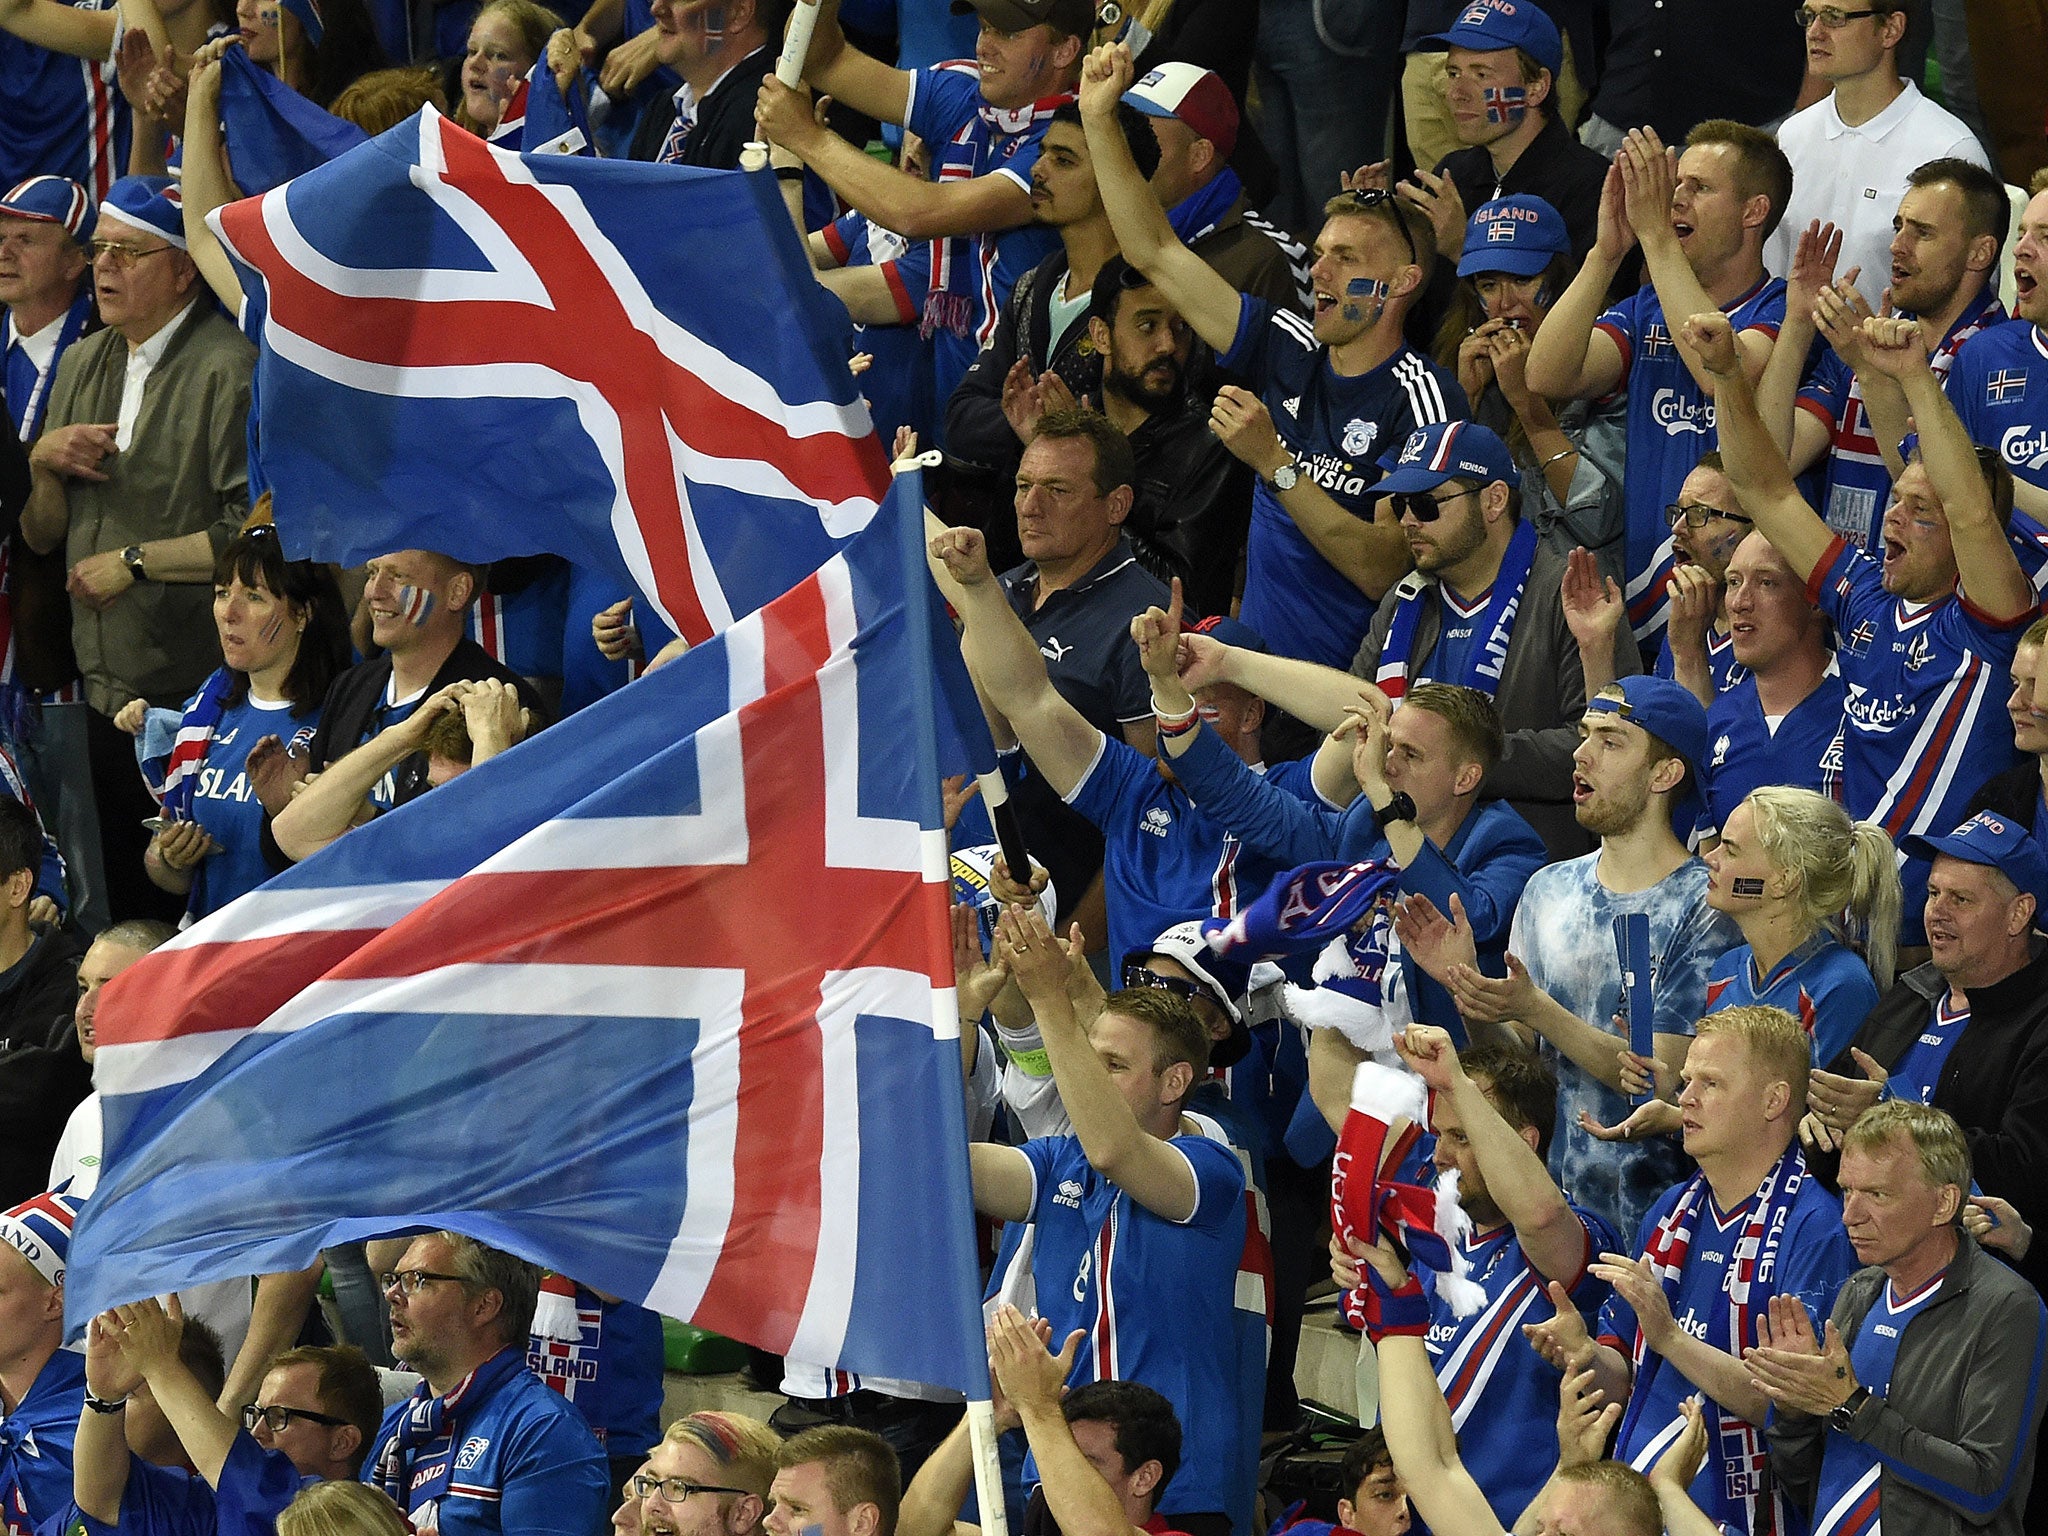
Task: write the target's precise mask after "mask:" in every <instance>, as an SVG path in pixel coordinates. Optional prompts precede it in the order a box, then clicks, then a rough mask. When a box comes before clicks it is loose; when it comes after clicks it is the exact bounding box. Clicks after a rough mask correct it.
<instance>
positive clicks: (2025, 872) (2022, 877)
mask: <svg viewBox="0 0 2048 1536" xmlns="http://www.w3.org/2000/svg"><path fill="white" fill-rule="evenodd" d="M1899 848H1900V850H1901V851H1903V852H1905V853H1907V854H1910V855H1913V856H1916V857H1918V858H1923V859H1932V858H1933V857H1934V856H1935V855H1936V854H1938V853H1945V854H1947V855H1948V856H1949V857H1950V858H1954V859H1961V860H1962V861H1963V862H1964V863H1965V864H1987V865H1989V866H1990V867H1991V868H1993V869H1996V870H1999V871H2001V872H2002V873H2003V874H2004V875H2005V877H2006V879H2008V880H2010V881H2011V882H2012V883H2013V884H2014V885H2016V886H2018V887H2019V888H2020V890H2021V891H2023V892H2025V893H2026V894H2027V895H2029V896H2031V897H2033V898H2034V910H2035V912H2036V913H2037V914H2038V913H2040V912H2041V911H2042V910H2043V909H2044V908H2048V856H2044V855H2043V854H2042V852H2041V845H2040V844H2039V843H2037V842H2035V841H2034V839H2033V837H2032V835H2031V834H2030V833H2029V832H2028V830H2027V829H2026V828H2025V827H2023V826H2021V825H2020V823H2019V822H2017V821H2015V820H2013V819H2012V818H2011V817H2009V816H2000V815H1998V814H1996V813H1995V812H1992V811H1979V812H1978V813H1977V814H1976V815H1974V816H1972V817H1971V818H1970V819H1969V820H1968V821H1966V822H1964V823H1963V824H1962V825H1961V826H1960V827H1957V828H1956V829H1955V831H1953V832H1951V833H1949V835H1948V836H1947V837H1906V838H1901V839H1900V840H1899Z"/></svg>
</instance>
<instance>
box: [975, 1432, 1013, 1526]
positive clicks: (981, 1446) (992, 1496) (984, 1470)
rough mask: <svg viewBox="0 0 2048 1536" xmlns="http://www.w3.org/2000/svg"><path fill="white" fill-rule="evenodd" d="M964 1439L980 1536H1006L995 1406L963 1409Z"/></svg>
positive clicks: (1007, 1522)
mask: <svg viewBox="0 0 2048 1536" xmlns="http://www.w3.org/2000/svg"><path fill="white" fill-rule="evenodd" d="M967 1439H968V1443H969V1446H970V1448H971V1449H972V1452H973V1455H974V1491H975V1494H976V1496H977V1497H979V1498H980V1500H981V1531H982V1536H1010V1520H1009V1516H1008V1514H1007V1513H1006V1512H1005V1509H1004V1506H1003V1463H1002V1458H1001V1456H1000V1455H998V1454H997V1451H996V1405H995V1404H994V1403H991V1402H978V1403H975V1402H970V1403H969V1404H968V1405H967Z"/></svg>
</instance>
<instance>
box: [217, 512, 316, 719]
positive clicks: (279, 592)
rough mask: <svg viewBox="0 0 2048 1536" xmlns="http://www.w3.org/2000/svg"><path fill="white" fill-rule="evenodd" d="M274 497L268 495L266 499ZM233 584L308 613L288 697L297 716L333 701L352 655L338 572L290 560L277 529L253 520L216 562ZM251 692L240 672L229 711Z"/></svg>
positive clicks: (222, 578)
mask: <svg viewBox="0 0 2048 1536" xmlns="http://www.w3.org/2000/svg"><path fill="white" fill-rule="evenodd" d="M269 494H270V493H269V492H268V491H266V492H264V496H265V497H268V496H269ZM263 510H266V511H267V510H268V509H267V508H264V509H263ZM230 581H239V582H241V583H242V585H243V586H245V587H259V586H260V587H262V588H263V589H264V590H265V591H266V592H268V593H270V595H271V596H272V597H276V598H281V599H283V600H284V602H286V603H287V604H289V605H290V606H292V607H295V608H297V609H298V610H299V611H300V612H302V613H304V614H305V616H306V627H305V629H304V630H303V631H301V632H300V635H299V653H298V655H297V657H295V658H294V659H293V661H292V669H291V671H290V672H289V673H287V674H286V676H285V680H284V696H285V697H286V698H287V699H289V700H290V701H291V706H292V713H293V714H295V715H303V714H305V713H306V712H307V711H308V710H311V709H315V708H318V707H319V704H320V701H321V700H322V699H324V698H326V697H327V685H328V684H330V683H332V682H333V681H334V680H335V678H337V677H339V676H340V675H341V674H342V672H343V671H345V670H346V669H347V667H348V664H349V656H350V647H349V638H348V609H347V608H345V607H344V606H343V605H342V601H341V589H340V588H339V587H338V586H336V585H335V582H334V572H333V571H332V570H330V569H329V568H328V567H327V566H325V565H321V564H319V563H318V562H316V561H312V560H287V559H285V557H284V548H283V546H282V545H281V544H279V543H278V539H277V529H276V527H275V526H274V525H273V524H271V523H269V522H254V521H252V522H251V523H249V524H248V526H247V527H245V528H243V529H242V531H241V532H240V533H238V534H236V535H235V536H234V537H233V538H232V539H230V540H229V541H228V547H227V548H226V549H224V550H222V551H221V552H220V558H219V559H218V560H216V561H214V563H213V584H214V585H215V586H217V587H224V586H226V585H227V584H228V582H230ZM248 692H249V677H248V674H247V673H238V674H237V675H236V677H235V683H234V686H233V687H232V688H230V689H229V690H228V697H227V704H228V707H229V708H230V709H232V708H233V707H234V706H235V705H237V704H239V703H241V702H242V700H243V699H244V698H245V697H247V695H248Z"/></svg>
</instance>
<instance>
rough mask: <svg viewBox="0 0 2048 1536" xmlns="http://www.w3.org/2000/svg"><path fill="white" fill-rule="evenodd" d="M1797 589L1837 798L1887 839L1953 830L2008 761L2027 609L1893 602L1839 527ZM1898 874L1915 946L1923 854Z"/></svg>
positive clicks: (1908, 934) (1919, 936)
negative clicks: (1813, 638) (1832, 717)
mask: <svg viewBox="0 0 2048 1536" xmlns="http://www.w3.org/2000/svg"><path fill="white" fill-rule="evenodd" d="M1986 334H1989V333H1988V332H1987V333H1986ZM1965 350H1966V351H1967V350H1968V349H1967V348H1966V349H1965ZM1807 595H1808V596H1809V597H1811V598H1812V599H1813V600H1814V601H1815V602H1816V603H1818V604H1819V605H1820V608H1821V611H1822V612H1823V613H1825V614H1826V615H1827V616H1828V617H1829V618H1830V619H1831V620H1833V621H1834V626H1835V642H1836V643H1835V664H1836V665H1837V666H1838V667H1839V668H1840V669H1841V673H1842V681H1843V682H1844V683H1845V684H1846V685H1847V687H1848V695H1847V697H1846V698H1845V700H1844V701H1843V715H1844V718H1843V723H1842V750H1841V753H1840V757H1839V761H1831V762H1830V765H1829V767H1830V771H1831V772H1838V773H1839V775H1840V778H1839V786H1840V790H1839V793H1837V794H1836V796H1835V798H1836V799H1838V800H1840V801H1841V802H1842V804H1844V805H1845V806H1847V807H1848V808H1849V812H1850V814H1851V815H1853V816H1855V817H1856V818H1857V819H1858V820H1860V821H1874V822H1876V823H1878V824H1879V825H1880V826H1882V827H1883V828H1884V829H1885V831H1886V832H1887V833H1889V834H1890V836H1891V839H1892V841H1893V842H1895V843H1896V842H1898V841H1899V840H1900V839H1902V838H1905V837H1908V836H1914V835H1924V834H1927V833H1933V834H1935V835H1937V836H1939V835H1941V834H1943V833H1946V832H1948V831H1950V830H1951V829H1953V828H1955V827H1958V826H1960V825H1962V823H1963V821H1964V819H1965V818H1966V816H1967V814H1968V806H1969V803H1970V799H1971V797H1972V796H1974V795H1975V794H1976V793H1977V791H1978V790H1979V789H1980V788H1982V787H1983V784H1984V781H1985V780H1987V779H1989V778H1990V777H1991V776H1992V775H1993V774H1998V773H2003V772H2004V771H2005V770H2006V769H2008V768H2010V767H2011V766H2012V765H2013V762H2014V760H2015V755H2014V752H2013V744H2012V721H2011V719H2010V718H2008V717H2007V715H2006V712H2005V709H2004V707H2003V704H2004V696H2005V691H2006V671H2007V669H2008V668H2009V667H2010V666H2011V665H2012V658H2013V653H2014V651H2015V650H2017V649H2018V646H2019V637H2020V633H2021V631H2023V630H2024V629H2025V628H2026V627H2027V623H2028V621H2029V619H2030V618H2031V617H2032V616H2031V615H2023V616H2022V617H2020V618H2017V619H2014V620H2012V621H2010V622H2003V623H2002V622H1999V621H1997V620H1994V619H1990V618H1987V617H1986V616H1984V615H1983V614H1982V613H1980V612H1979V611H1978V610H1977V609H1976V608H1974V607H1972V606H1971V604H1970V602H1969V600H1968V599H1967V598H1966V597H1963V596H1961V595H1960V594H1951V595H1950V596H1948V597H1946V598H1943V599H1942V600H1941V601H1940V602H1936V603H1909V602H1906V601H1905V600H1904V599H1902V598H1896V597H1893V596H1892V595H1891V594H1890V593H1889V592H1887V591H1885V590H1884V577H1883V574H1882V570H1881V568H1880V566H1879V565H1878V563H1877V562H1876V561H1875V560H1872V559H1871V558H1870V557H1869V556H1868V555H1866V554H1864V553H1863V552H1862V551H1861V550H1858V549H1852V548H1850V547H1849V544H1848V542H1847V541H1846V540H1844V539H1843V538H1842V537H1841V536H1840V535H1839V534H1837V535H1836V537H1835V543H1834V545H1833V546H1832V548H1831V549H1830V550H1829V552H1828V554H1827V555H1825V556H1824V557H1823V558H1822V559H1821V561H1820V562H1819V564H1817V565H1816V566H1815V567H1814V570H1813V576H1812V578H1811V579H1810V580H1809V581H1808V583H1807ZM1831 782H1832V781H1831ZM1900 874H1901V877H1902V878H1903V879H1904V880H1905V882H1906V908H1905V918H1906V920H1905V942H1906V943H1908V944H1918V943H1922V942H1924V939H1923V934H1924V927H1923V917H1922V912H1921V909H1922V907H1923V906H1924V905H1925V900H1926V887H1927V864H1926V861H1925V860H1922V859H1909V860H1907V861H1906V864H1905V866H1904V867H1903V868H1902V870H1901V871H1900Z"/></svg>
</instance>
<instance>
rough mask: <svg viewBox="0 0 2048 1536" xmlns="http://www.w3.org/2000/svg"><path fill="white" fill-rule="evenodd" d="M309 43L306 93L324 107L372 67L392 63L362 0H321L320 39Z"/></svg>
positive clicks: (368, 10) (383, 66) (381, 67)
mask: <svg viewBox="0 0 2048 1536" xmlns="http://www.w3.org/2000/svg"><path fill="white" fill-rule="evenodd" d="M295 19H296V18H295ZM306 42H307V48H306V96H307V98H308V99H309V100H311V101H312V102H313V103H314V105H316V106H319V107H323V108H324V107H327V106H329V105H330V104H331V103H332V102H333V101H334V98H335V97H337V96H339V95H340V94H341V93H342V92H343V91H344V90H346V89H347V88H348V87H349V86H351V85H354V84H355V83H356V81H357V80H359V79H361V78H362V77H363V76H364V75H367V74H368V73H369V72H370V71H371V70H373V69H384V68H387V67H388V66H389V65H390V63H391V60H390V59H388V58H386V57H385V56H384V45H383V44H382V43H380V42H378V41H377V28H376V26H375V25H374V24H373V23H372V22H371V20H370V9H369V7H368V6H366V5H365V4H363V0H320V41H319V42H317V43H315V42H313V40H312V39H311V38H308V39H307V40H306Z"/></svg>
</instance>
